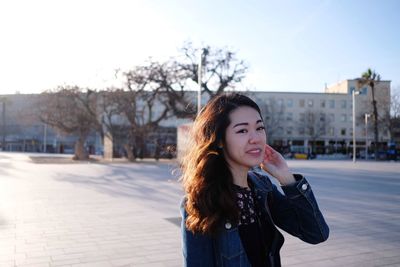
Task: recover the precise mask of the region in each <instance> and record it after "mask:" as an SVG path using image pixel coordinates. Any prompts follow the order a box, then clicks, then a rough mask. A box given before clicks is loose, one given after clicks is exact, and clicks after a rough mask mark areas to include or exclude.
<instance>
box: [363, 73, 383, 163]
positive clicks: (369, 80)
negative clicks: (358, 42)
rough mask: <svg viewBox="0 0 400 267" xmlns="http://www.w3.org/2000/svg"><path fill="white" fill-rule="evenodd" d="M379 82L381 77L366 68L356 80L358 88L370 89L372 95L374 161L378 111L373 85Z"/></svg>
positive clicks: (376, 150)
mask: <svg viewBox="0 0 400 267" xmlns="http://www.w3.org/2000/svg"><path fill="white" fill-rule="evenodd" d="M380 80H381V76H380V75H379V74H378V73H376V72H375V70H371V69H370V68H368V69H367V70H366V71H365V72H363V73H362V74H361V78H358V79H357V84H358V87H359V88H361V87H362V86H364V85H367V86H369V87H371V94H372V108H373V118H374V119H373V122H374V137H375V138H374V139H375V145H374V153H375V159H377V158H378V157H377V156H378V140H379V138H378V137H379V133H378V109H377V106H376V100H375V85H376V84H377V83H379V82H380Z"/></svg>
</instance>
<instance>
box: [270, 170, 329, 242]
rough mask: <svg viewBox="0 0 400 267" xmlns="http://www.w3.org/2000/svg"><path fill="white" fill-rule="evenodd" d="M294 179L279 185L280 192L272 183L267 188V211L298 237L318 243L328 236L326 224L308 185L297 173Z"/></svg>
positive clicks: (281, 225)
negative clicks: (269, 189)
mask: <svg viewBox="0 0 400 267" xmlns="http://www.w3.org/2000/svg"><path fill="white" fill-rule="evenodd" d="M294 177H295V179H296V182H295V183H293V184H291V185H288V186H282V189H283V191H284V193H285V195H283V194H282V193H281V192H280V191H279V190H278V189H277V188H276V186H275V185H273V190H272V192H271V198H270V199H269V200H270V201H271V202H272V203H271V206H270V207H271V215H272V219H273V220H274V222H275V224H276V225H277V226H278V227H279V228H281V229H283V230H285V231H286V232H288V233H289V234H292V235H294V236H296V237H298V238H300V239H301V240H303V241H305V242H307V243H310V244H318V243H320V242H323V241H325V240H327V239H328V236H329V227H328V225H327V223H326V222H325V219H324V217H323V215H322V213H321V211H320V209H319V207H318V204H317V201H316V200H315V197H314V194H313V192H312V190H311V186H310V184H309V183H308V181H307V180H306V179H305V178H304V177H303V176H301V175H298V174H295V175H294Z"/></svg>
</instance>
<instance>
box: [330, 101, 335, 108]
mask: <svg viewBox="0 0 400 267" xmlns="http://www.w3.org/2000/svg"><path fill="white" fill-rule="evenodd" d="M329 107H330V108H335V100H333V99H331V100H329Z"/></svg>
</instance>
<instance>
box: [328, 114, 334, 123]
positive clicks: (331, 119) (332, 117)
mask: <svg viewBox="0 0 400 267" xmlns="http://www.w3.org/2000/svg"><path fill="white" fill-rule="evenodd" d="M334 121H335V114H333V113H331V114H329V122H334Z"/></svg>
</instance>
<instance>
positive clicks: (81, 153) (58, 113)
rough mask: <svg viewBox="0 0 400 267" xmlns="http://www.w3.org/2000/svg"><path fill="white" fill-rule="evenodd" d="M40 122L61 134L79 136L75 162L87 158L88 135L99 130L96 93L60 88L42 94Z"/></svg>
mask: <svg viewBox="0 0 400 267" xmlns="http://www.w3.org/2000/svg"><path fill="white" fill-rule="evenodd" d="M38 107H39V117H40V120H41V121H42V122H44V123H46V124H48V125H50V126H52V127H54V128H56V129H57V130H59V131H60V132H62V133H65V134H74V135H77V136H78V140H77V141H76V143H75V155H74V159H76V160H85V159H88V158H89V156H88V153H87V152H86V150H85V147H84V144H85V142H86V139H87V137H88V135H89V134H90V133H91V132H92V131H93V130H94V131H99V130H100V129H101V125H100V123H99V120H98V114H97V93H96V92H94V91H92V90H90V89H83V88H80V87H78V86H59V87H58V88H56V89H54V90H49V91H46V92H44V93H42V94H41V97H40V100H39V105H38Z"/></svg>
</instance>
